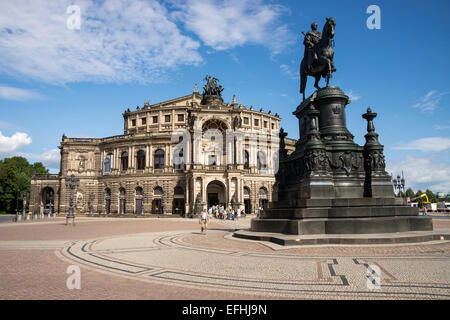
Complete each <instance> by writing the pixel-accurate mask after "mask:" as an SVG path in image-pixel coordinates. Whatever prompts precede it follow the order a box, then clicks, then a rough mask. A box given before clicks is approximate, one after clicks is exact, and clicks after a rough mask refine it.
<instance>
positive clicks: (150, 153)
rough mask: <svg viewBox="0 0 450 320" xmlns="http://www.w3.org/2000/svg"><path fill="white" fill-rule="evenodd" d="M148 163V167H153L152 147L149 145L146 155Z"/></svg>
mask: <svg viewBox="0 0 450 320" xmlns="http://www.w3.org/2000/svg"><path fill="white" fill-rule="evenodd" d="M148 163H149V166H150V167H153V146H152V145H150V148H149V154H148Z"/></svg>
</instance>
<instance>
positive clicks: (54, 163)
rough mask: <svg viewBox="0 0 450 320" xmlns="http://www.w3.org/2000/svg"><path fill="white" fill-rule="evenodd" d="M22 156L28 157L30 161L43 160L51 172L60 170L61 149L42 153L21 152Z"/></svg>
mask: <svg viewBox="0 0 450 320" xmlns="http://www.w3.org/2000/svg"><path fill="white" fill-rule="evenodd" d="M19 155H20V156H22V157H25V158H27V159H28V160H29V161H30V162H42V163H43V164H44V166H45V167H46V168H47V169H49V170H50V172H59V165H60V159H61V154H60V150H59V149H51V150H48V151H44V152H43V153H41V154H36V153H20V154H19Z"/></svg>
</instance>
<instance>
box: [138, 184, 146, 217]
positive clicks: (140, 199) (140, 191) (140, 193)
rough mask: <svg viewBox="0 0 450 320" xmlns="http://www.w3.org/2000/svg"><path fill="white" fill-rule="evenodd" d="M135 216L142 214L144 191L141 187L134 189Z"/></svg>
mask: <svg viewBox="0 0 450 320" xmlns="http://www.w3.org/2000/svg"><path fill="white" fill-rule="evenodd" d="M136 214H141V215H143V214H144V190H143V189H142V188H141V187H137V188H136Z"/></svg>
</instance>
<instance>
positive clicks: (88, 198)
mask: <svg viewBox="0 0 450 320" xmlns="http://www.w3.org/2000/svg"><path fill="white" fill-rule="evenodd" d="M205 100H206V101H205ZM123 118H124V134H123V135H119V136H113V137H107V138H101V139H98V138H69V137H66V136H63V138H62V141H61V145H60V146H59V148H60V150H61V165H60V173H59V174H57V175H46V176H35V177H33V179H32V182H31V197H30V198H31V203H30V211H31V212H30V213H32V214H39V213H40V214H42V213H48V212H53V213H58V214H66V213H67V212H68V208H69V200H70V191H69V190H68V189H67V188H66V179H67V178H69V177H70V176H71V175H74V176H75V178H77V179H80V183H79V186H78V187H77V188H76V190H75V192H74V195H73V206H74V212H75V214H77V215H80V214H113V215H114V214H129V215H133V214H137V215H151V214H154V213H158V214H180V215H185V214H191V213H194V207H200V206H201V207H202V208H205V207H207V206H209V205H211V204H212V203H222V204H225V205H227V206H230V205H232V206H234V207H240V208H241V209H244V208H245V209H246V212H254V210H255V209H257V208H259V207H260V205H261V204H264V203H265V202H267V201H271V200H272V188H273V184H274V182H275V173H276V170H277V164H276V163H275V162H277V161H278V149H279V141H280V140H279V135H278V134H279V131H280V120H281V118H280V117H279V116H278V114H275V115H273V114H272V113H271V112H270V111H269V112H268V113H266V112H264V111H263V109H260V110H259V111H257V110H255V109H254V108H253V107H251V108H246V107H245V106H243V105H238V104H237V101H236V98H235V97H233V101H232V103H231V104H230V103H224V102H223V101H222V99H221V98H220V99H203V96H202V95H201V94H199V93H198V92H196V91H194V92H193V93H192V94H189V95H187V96H183V97H180V98H177V99H173V100H169V101H165V102H161V103H157V104H150V103H149V102H146V103H145V105H144V107H142V108H140V107H137V108H136V110H133V111H130V110H129V109H128V110H126V111H125V112H124V113H123ZM236 132H238V133H239V134H236ZM235 136H236V137H235ZM238 136H239V137H240V138H239V137H238ZM220 138H221V139H220ZM220 142H222V143H220ZM284 142H285V145H286V147H285V148H286V149H287V150H288V153H291V152H292V151H293V150H294V149H295V140H292V139H285V141H284ZM244 150H245V152H244ZM235 151H236V152H235ZM196 204H197V206H196Z"/></svg>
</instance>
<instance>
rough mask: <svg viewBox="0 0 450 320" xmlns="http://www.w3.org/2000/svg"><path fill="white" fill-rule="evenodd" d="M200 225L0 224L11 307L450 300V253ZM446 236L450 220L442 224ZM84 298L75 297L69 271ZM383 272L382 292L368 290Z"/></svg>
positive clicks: (4, 294) (438, 221) (434, 246)
mask: <svg viewBox="0 0 450 320" xmlns="http://www.w3.org/2000/svg"><path fill="white" fill-rule="evenodd" d="M250 219H251V217H246V218H243V219H241V220H239V221H231V220H215V219H213V220H211V223H210V225H209V229H208V231H207V233H206V235H202V234H201V233H200V231H199V229H200V228H199V224H198V221H197V220H196V219H181V218H170V219H169V218H166V219H156V218H122V219H114V218H77V221H76V225H75V226H71V225H68V226H66V225H65V221H64V219H62V218H56V219H53V220H52V219H48V220H47V219H46V220H37V221H25V222H20V223H12V222H10V223H9V222H7V223H2V224H0V230H1V231H0V260H1V261H2V263H1V266H0V268H1V273H2V277H1V284H0V297H1V298H2V299H51V300H53V299H191V300H192V299H201V300H203V299H448V298H449V297H450V273H449V272H448V267H449V265H450V257H449V253H450V244H449V242H448V241H447V242H445V241H432V242H425V243H420V244H419V243H411V244H407V245H406V244H400V245H354V246H349V245H346V246H344V245H327V246H280V245H277V244H273V243H270V242H264V241H250V240H242V239H236V238H233V237H232V232H234V231H235V229H246V228H248V227H249V224H250ZM433 223H434V228H435V230H438V231H440V232H448V231H449V230H450V220H449V219H443V218H435V219H433ZM73 265H75V266H79V267H80V289H72V290H70V289H68V287H67V279H68V277H69V276H70V274H68V273H67V269H68V267H69V266H73ZM368 266H372V267H373V266H376V267H378V268H379V270H380V271H381V272H380V279H379V284H380V286H379V288H374V287H370V286H368V282H367V279H368V273H367V270H368Z"/></svg>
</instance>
